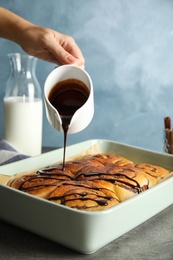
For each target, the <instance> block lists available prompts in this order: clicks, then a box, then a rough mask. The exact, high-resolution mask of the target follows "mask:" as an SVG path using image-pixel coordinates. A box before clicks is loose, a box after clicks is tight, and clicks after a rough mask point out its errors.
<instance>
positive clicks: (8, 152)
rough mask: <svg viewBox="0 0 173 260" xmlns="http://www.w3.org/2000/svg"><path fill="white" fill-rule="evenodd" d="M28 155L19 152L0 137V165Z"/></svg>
mask: <svg viewBox="0 0 173 260" xmlns="http://www.w3.org/2000/svg"><path fill="white" fill-rule="evenodd" d="M28 157H29V156H27V155H25V154H21V153H19V152H18V151H17V150H16V149H15V148H14V147H12V146H11V145H10V144H9V143H7V142H6V141H5V140H3V139H0V165H5V164H8V163H12V162H16V161H19V160H23V159H26V158H28Z"/></svg>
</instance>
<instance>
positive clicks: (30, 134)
mask: <svg viewBox="0 0 173 260" xmlns="http://www.w3.org/2000/svg"><path fill="white" fill-rule="evenodd" d="M8 57H9V59H10V65H11V75H10V78H9V79H8V81H7V84H6V91H5V97H4V139H5V140H6V141H7V142H9V143H10V144H11V145H12V146H13V147H15V148H16V150H18V151H19V152H21V153H24V154H27V155H29V156H35V155H39V154H40V153H41V148H42V118H43V104H42V93H41V88H40V85H39V82H38V80H37V78H36V76H35V66H36V61H37V59H36V58H34V57H32V56H29V55H21V54H19V53H12V54H8Z"/></svg>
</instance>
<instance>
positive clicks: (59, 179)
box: [8, 154, 170, 211]
mask: <svg viewBox="0 0 173 260" xmlns="http://www.w3.org/2000/svg"><path fill="white" fill-rule="evenodd" d="M169 174H170V172H169V171H168V170H166V169H164V168H162V167H159V166H155V165H151V164H146V163H141V164H134V163H133V162H132V161H130V160H128V159H126V158H123V157H121V156H119V155H116V154H97V155H94V156H87V157H84V158H82V159H81V160H74V161H68V162H66V164H65V168H64V170H62V164H55V165H53V166H49V167H45V168H44V169H40V170H38V171H36V172H33V173H32V174H28V175H23V176H20V177H16V178H15V179H13V180H12V181H10V182H9V183H8V185H9V186H11V187H13V188H15V189H18V190H21V191H23V192H27V193H29V194H32V195H35V196H38V197H41V198H44V199H48V200H49V201H52V202H54V203H57V204H62V205H65V206H68V207H71V208H74V209H79V210H87V211H99V210H103V209H107V208H110V207H112V206H114V205H117V204H119V203H120V202H123V201H125V200H127V199H129V198H132V197H134V196H136V195H137V194H139V193H141V192H143V191H145V190H147V189H149V188H150V187H152V186H154V185H156V184H157V183H159V182H160V181H161V180H163V179H166V177H167V176H169Z"/></svg>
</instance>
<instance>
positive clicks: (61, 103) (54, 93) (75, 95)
mask: <svg viewBox="0 0 173 260" xmlns="http://www.w3.org/2000/svg"><path fill="white" fill-rule="evenodd" d="M88 96H89V89H88V88H87V86H86V85H85V84H84V83H83V82H82V81H80V80H77V79H67V80H64V81H60V82H58V83H57V84H55V85H54V86H53V88H52V89H51V91H50V93H49V96H48V99H49V101H50V103H51V104H52V105H53V106H54V107H55V109H56V110H57V111H58V112H59V114H60V117H61V119H62V128H63V132H64V152H63V167H62V170H64V168H65V154H66V144H67V133H68V130H69V126H70V122H71V119H72V117H73V115H74V113H75V112H76V111H77V110H78V109H79V108H80V107H81V106H83V105H84V103H85V102H86V101H87V99H88ZM79 124H80V122H79Z"/></svg>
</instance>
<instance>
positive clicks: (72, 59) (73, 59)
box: [66, 55, 76, 62]
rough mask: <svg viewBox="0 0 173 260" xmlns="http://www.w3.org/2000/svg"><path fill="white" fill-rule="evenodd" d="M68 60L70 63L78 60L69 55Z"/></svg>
mask: <svg viewBox="0 0 173 260" xmlns="http://www.w3.org/2000/svg"><path fill="white" fill-rule="evenodd" d="M66 59H67V60H68V61H69V62H74V61H75V60H76V58H75V57H74V56H72V55H69V56H67V57H66Z"/></svg>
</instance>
